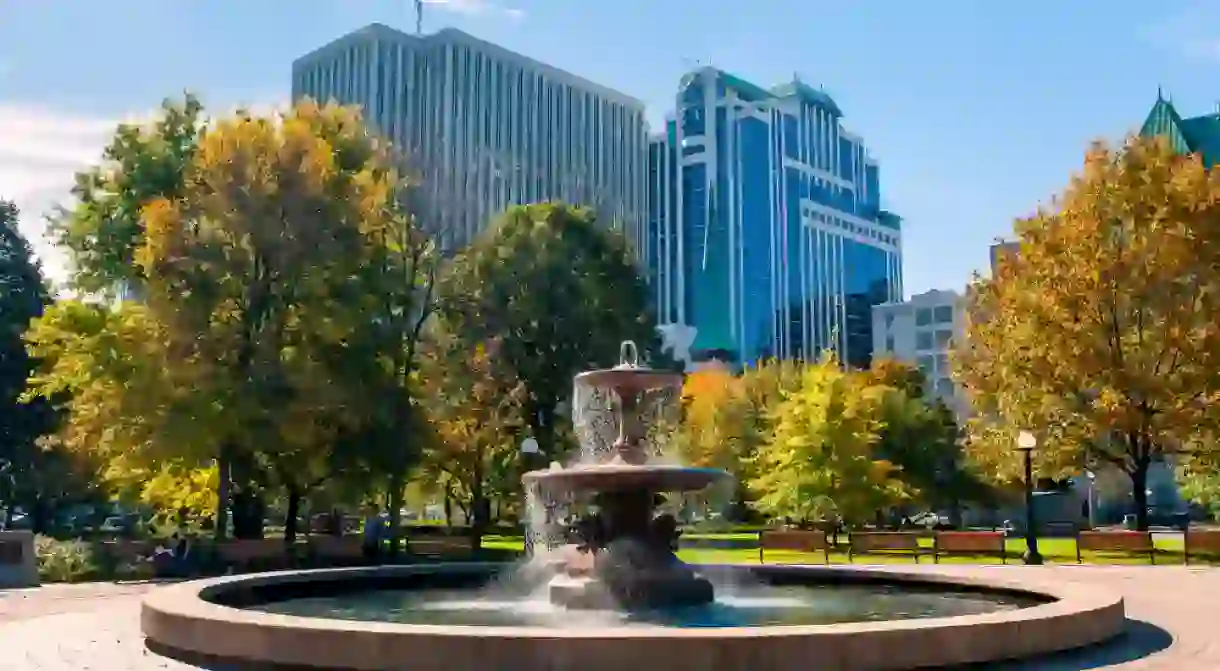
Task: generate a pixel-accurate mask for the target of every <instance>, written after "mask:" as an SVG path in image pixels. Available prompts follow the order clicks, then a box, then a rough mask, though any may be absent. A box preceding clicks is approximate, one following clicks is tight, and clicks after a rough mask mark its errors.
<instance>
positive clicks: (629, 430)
mask: <svg viewBox="0 0 1220 671" xmlns="http://www.w3.org/2000/svg"><path fill="white" fill-rule="evenodd" d="M576 385H577V388H578V389H579V388H580V387H582V386H583V387H586V388H587V389H589V390H590V391H592V393H591V394H587V395H583V396H584V397H586V398H595V399H596V398H605V397H607V396H608V397H609V400H610V402H611V403H612V410H613V412H614V419H615V422H614V423H615V425H617V434H618V435H617V438H616V439H615V440H614V442H613V444H612V445H611V446H610V449H609V450H608V451H602V450H600V449H599V446H598V445H597V444H596V443H597V439H596V436H595V435H590V436H587V437H583V438H582V445H581V451H582V454H583V455H585V458H584V459H582V460H581V462H580V463H578V464H576V465H574V466H571V467H568V468H562V467H559V466H558V465H554V466H553V467H552V468H550V469H547V470H541V471H532V472H530V473H526V474H525V476H524V478H523V480H524V482H525V485H526V486H527V487H528V488H532V489H535V490H537V491H539V492H541V493H542V495H543V496H544V497H546V498H556V497H560V496H563V497H569V498H581V497H584V498H591V499H592V502H593V503H594V505H595V506H596V507H597V512H596V513H593V514H590V515H588V516H586V517H584V518H583V519H581V520H579V521H578V522H577V523H576V524H575V525H573V528H572V532H573V534H572V535H574V536H575V537H576V538H577V539H578V542H577V543H573V544H569V545H567V546H564V547H563V548H561V549H560V550H559V551H558V552H557V553H555V554H556V559H555V560H554V561H552V562H551V566H552V568H553V570H555V571H556V575H555V577H554V578H553V579H552V580H551V582H550V585H549V588H548V592H549V594H550V599H551V602H552V603H555V604H558V605H562V606H565V607H568V608H582V609H615V608H625V609H633V608H658V607H667V606H691V605H700V604H705V603H709V602H711V601H712V599H713V597H714V594H713V590H712V583H711V582H710V581H708V580H707V579H706V578H703V577H702V576H700V575H698V574H697V573H695V571H693V570H692V569H691V568H690V567H689V566H687V565H686V564H684V563H683V562H681V561H679V560H678V558H677V557H676V556H675V555H674V551H675V550H676V549H677V540H678V531H677V524H676V522H675V520H674V518H673V516H672V515H668V514H665V515H659V516H654V515H655V513H654V510H655V508H656V506H657V505H658V504H659V503H661V502H662V501H663V500H664V496H663V494H664V493H667V492H688V491H698V490H702V489H705V488H707V487H708V486H709V485H711V484H712V483H713V482H715V481H717V480H720V479H724V478H727V477H728V474H727V473H725V472H724V471H719V470H715V469H709V468H689V467H682V466H674V465H669V464H662V463H650V462H651V461H652V457H653V456H654V455H655V449H653V447H652V446H651V445H648V444H646V440H647V437H648V429H649V427H648V426H647V424H646V419H645V416H646V415H647V414H648V412H647V410H648V408H647V403H646V399H649V398H650V397H652V396H653V395H656V394H657V393H658V392H659V393H660V394H661V396H662V397H665V396H668V395H669V394H672V393H674V392H677V391H678V390H680V389H681V387H682V374H681V373H671V372H668V371H662V370H655V369H652V368H645V367H643V366H641V365H640V363H639V355H638V352H637V350H636V346H635V343H633V342H630V341H628V342H624V343H623V345H622V349H621V356H620V362H619V365H618V366H615V367H614V368H608V369H605V370H594V371H589V372H587V373H581V374H580V375H577V376H576ZM581 396H582V395H581V394H577V397H578V398H579V397H581ZM587 410H588V409H587V408H582V407H580V405H577V407H576V408H575V412H576V413H581V412H585V411H587ZM577 423H578V424H580V423H581V422H580V418H579V417H578V418H577Z"/></svg>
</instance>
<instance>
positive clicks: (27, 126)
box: [0, 102, 283, 282]
mask: <svg viewBox="0 0 1220 671" xmlns="http://www.w3.org/2000/svg"><path fill="white" fill-rule="evenodd" d="M242 107H243V108H244V109H246V110H248V111H250V112H252V113H254V114H259V115H263V114H270V113H271V112H273V111H276V110H279V109H282V108H283V106H282V105H279V104H274V103H253V104H249V105H243V106H242ZM228 109H229V108H227V107H220V108H219V109H217V110H215V111H218V112H224V111H228ZM153 116H154V112H153V111H152V110H147V111H144V112H140V113H133V114H129V115H126V116H116V117H110V118H107V117H104V116H101V115H89V114H82V113H76V112H69V111H65V110H60V109H54V108H48V107H45V106H39V105H30V104H22V103H9V102H0V138H4V140H3V141H2V142H0V198H3V199H5V200H11V201H14V202H15V203H16V204H17V207H18V208H20V209H21V221H20V227H21V231H22V232H23V233H24V234H25V235H26V237H27V238H28V239H29V240H30V242H31V244H32V245H33V246H34V251H35V252H36V253H37V254H38V257H39V259H41V260H42V263H43V269H44V270H45V271H46V273H47V275H48V276H49V277H50V278H51V279H52V280H53V281H56V282H62V281H63V280H65V279H66V278H67V272H68V268H67V263H66V259H65V258H64V257H63V255H62V254H61V253H60V252H59V251H58V250H57V249H55V248H54V247H53V246H52V245H51V244H50V242H49V241H48V240H47V239H46V238H45V230H46V222H45V217H46V215H47V214H49V213H51V212H52V211H53V210H54V209H55V207H56V206H58V205H66V204H68V203H69V202H70V200H71V194H70V192H71V190H72V185H73V181H74V179H75V174H76V173H77V172H78V171H80V170H83V169H85V168H87V167H89V166H90V165H96V164H97V163H98V162H99V161H101V158H102V150H103V149H104V148H105V147H106V144H107V143H108V142H109V141H110V139H111V137H113V135H114V131H115V130H116V128H117V127H118V125H119V124H120V123H147V122H149V121H151V120H152V119H153Z"/></svg>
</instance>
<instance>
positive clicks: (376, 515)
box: [361, 504, 385, 562]
mask: <svg viewBox="0 0 1220 671" xmlns="http://www.w3.org/2000/svg"><path fill="white" fill-rule="evenodd" d="M384 531H385V521H384V520H383V519H382V518H381V510H380V509H379V508H378V507H377V505H376V504H373V505H371V506H369V508H368V513H367V514H366V515H365V517H364V542H363V544H362V545H361V549H362V551H363V553H364V559H365V560H366V561H368V562H375V561H377V558H378V557H379V556H380V555H381V540H382V537H383V535H384Z"/></svg>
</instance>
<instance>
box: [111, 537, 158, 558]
mask: <svg viewBox="0 0 1220 671" xmlns="http://www.w3.org/2000/svg"><path fill="white" fill-rule="evenodd" d="M99 550H100V552H101V553H102V554H103V555H104V556H105V558H106V560H108V561H111V562H114V563H116V564H136V563H139V562H141V561H145V560H147V559H148V558H150V557H152V555H153V553H154V552H156V550H157V543H155V542H153V541H140V540H126V539H120V540H113V541H102V542H101V544H100V546H99Z"/></svg>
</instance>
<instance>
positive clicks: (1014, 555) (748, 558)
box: [483, 533, 1202, 565]
mask: <svg viewBox="0 0 1220 671" xmlns="http://www.w3.org/2000/svg"><path fill="white" fill-rule="evenodd" d="M689 537H690V538H715V539H717V540H722V539H723V540H753V539H757V537H758V536H757V534H748V533H747V534H717V535H708V534H691V535H690V536H689ZM725 537H728V538H725ZM1154 538H1155V543H1156V549H1157V553H1156V554H1157V563H1159V564H1160V563H1163V564H1169V565H1172V564H1181V563H1182V539H1181V538H1179V537H1171V538H1164V537H1154ZM920 541H921V543H920V544H921V545H922V546H923V547H924V549H925V551H926V555H928V556H925V557H921V558H920V561H930V560H931V556H930V555H931V552H932V539H931V538H924V539H920ZM483 547H485V548H490V549H497V550H510V551H517V552H521V551H524V548H525V542H524V539H522V538H521V537H519V536H488V537H486V538H484V539H483ZM1038 551H1039V552H1041V553H1042V556H1043V558H1044V560H1045V561H1046V562H1047V563H1055V564H1072V563H1075V562H1076V540H1075V539H1074V538H1040V539H1038ZM1024 552H1025V539H1023V538H1009V539H1008V561H1009V563H1014V562H1017V563H1019V562H1020V561H1021V555H1022V553H1024ZM678 556H679V557H680V558H681V559H682V560H683V561H686V562H690V563H692V564H741V563H757V562H758V549H757V548H735V549H716V548H684V549H682V550H679V551H678ZM766 559H767V563H784V564H821V563H822V562H823V555H822V553H820V552H815V553H804V552H793V551H789V550H768V551H767V552H766ZM940 561H941V563H946V564H994V563H998V562H999V561H1000V560H999V558H998V557H993V556H978V557H973V556H959V555H955V556H950V557H941V559H940ZM1084 561H1085V562H1086V563H1089V564H1147V563H1148V558H1147V557H1146V556H1142V555H1121V554H1109V553H1103V554H1099V553H1093V552H1086V553H1084ZM1193 561H1194V560H1192V562H1193ZM912 562H913V559H912V557H911V556H910V555H903V554H869V555H866V556H859V557H856V561H855V562H854V563H860V564H904V563H912ZM830 563H832V564H847V563H849V562H848V559H847V553H846V552H831V553H830ZM1200 563H1202V561H1200Z"/></svg>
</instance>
